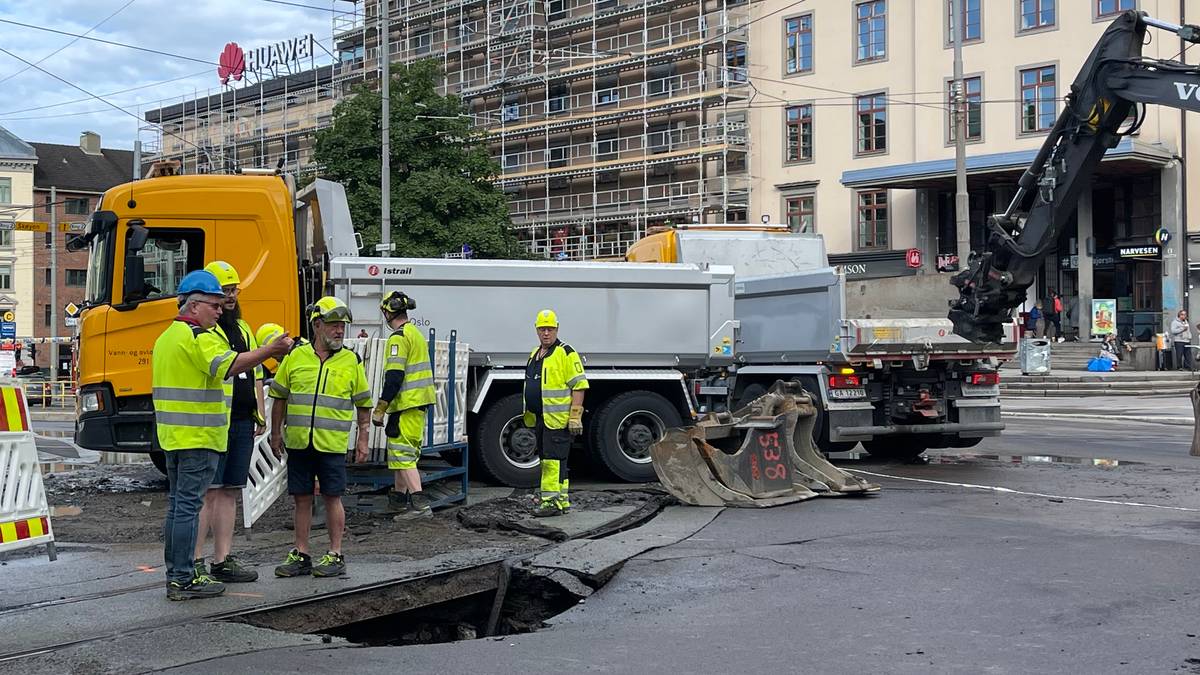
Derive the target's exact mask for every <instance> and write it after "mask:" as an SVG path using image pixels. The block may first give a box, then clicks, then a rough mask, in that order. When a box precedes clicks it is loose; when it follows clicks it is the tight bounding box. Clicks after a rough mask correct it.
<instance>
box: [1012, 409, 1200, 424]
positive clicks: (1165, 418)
mask: <svg viewBox="0 0 1200 675" xmlns="http://www.w3.org/2000/svg"><path fill="white" fill-rule="evenodd" d="M1000 416H1001V417H1017V418H1022V417H1024V418H1030V419H1080V420H1112V419H1113V416H1112V415H1098V414H1095V413H1067V412H1048V413H1040V412H1016V411H1014V412H1004V411H1001V413H1000ZM1120 419H1122V420H1124V421H1127V422H1148V423H1152V424H1170V425H1173V426H1187V427H1190V426H1192V425H1194V424H1195V420H1193V419H1192V418H1191V417H1183V416H1181V415H1122V416H1121V417H1120Z"/></svg>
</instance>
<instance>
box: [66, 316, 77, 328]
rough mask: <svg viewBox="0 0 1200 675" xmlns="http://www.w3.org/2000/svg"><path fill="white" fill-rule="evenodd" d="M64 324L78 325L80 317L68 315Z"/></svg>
mask: <svg viewBox="0 0 1200 675" xmlns="http://www.w3.org/2000/svg"><path fill="white" fill-rule="evenodd" d="M63 325H64V326H78V325H79V317H77V316H68V317H66V318H64V319H63Z"/></svg>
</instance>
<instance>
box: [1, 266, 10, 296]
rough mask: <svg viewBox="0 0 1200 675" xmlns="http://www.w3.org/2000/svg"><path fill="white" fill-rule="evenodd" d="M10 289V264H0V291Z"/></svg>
mask: <svg viewBox="0 0 1200 675" xmlns="http://www.w3.org/2000/svg"><path fill="white" fill-rule="evenodd" d="M11 290H12V265H0V291H11Z"/></svg>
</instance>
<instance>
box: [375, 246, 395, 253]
mask: <svg viewBox="0 0 1200 675" xmlns="http://www.w3.org/2000/svg"><path fill="white" fill-rule="evenodd" d="M394 250H396V245H395V244H375V251H376V252H378V253H391V252H392V251H394Z"/></svg>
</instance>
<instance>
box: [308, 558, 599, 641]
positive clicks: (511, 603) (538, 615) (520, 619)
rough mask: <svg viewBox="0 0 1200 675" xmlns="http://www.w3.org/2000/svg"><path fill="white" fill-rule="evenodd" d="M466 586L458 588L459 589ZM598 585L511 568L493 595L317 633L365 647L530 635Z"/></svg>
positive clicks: (461, 597)
mask: <svg viewBox="0 0 1200 675" xmlns="http://www.w3.org/2000/svg"><path fill="white" fill-rule="evenodd" d="M609 578H611V575H610V576H609ZM605 581H607V579H606V580H605ZM445 584H446V585H447V587H453V586H455V584H456V579H454V578H453V576H451V577H450V578H447V579H446V580H445ZM468 586H470V584H464V590H466V589H467V587H468ZM602 586H603V583H600V582H597V581H596V580H594V579H587V580H583V579H580V578H578V577H575V576H574V575H571V574H569V573H567V572H565V571H563V570H553V571H550V570H543V569H541V568H538V569H528V568H523V567H515V568H512V569H511V570H509V571H508V572H507V580H506V581H503V582H500V583H498V588H496V589H494V590H486V591H481V592H468V593H465V594H463V595H458V596H456V597H451V598H449V599H447V600H443V601H441V602H435V603H432V604H427V605H423V606H420V607H414V608H411V609H405V610H402V611H398V612H391V613H387V614H382V615H380V616H376V617H372V618H367V619H362V620H359V621H354V622H352V623H348V624H345V625H342V626H337V627H333V628H328V629H325V630H322V631H319V632H321V633H323V634H327V635H334V636H337V637H341V638H344V639H346V640H348V641H349V642H352V643H356V644H361V645H367V646H406V645H421V644H439V643H446V642H457V641H460V640H474V639H479V638H486V637H493V636H501V635H517V634H521V633H531V632H534V631H537V630H541V629H542V628H545V627H546V626H547V623H546V622H547V621H548V620H550V619H552V618H553V617H555V616H558V615H559V614H562V613H563V612H565V611H567V610H569V609H571V608H572V607H575V606H576V605H578V604H580V602H582V601H584V600H585V599H586V597H587V596H589V595H591V594H592V593H593V592H595V591H596V590H598V589H599V588H600V587H602Z"/></svg>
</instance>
